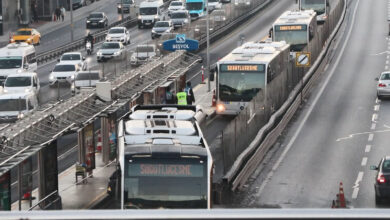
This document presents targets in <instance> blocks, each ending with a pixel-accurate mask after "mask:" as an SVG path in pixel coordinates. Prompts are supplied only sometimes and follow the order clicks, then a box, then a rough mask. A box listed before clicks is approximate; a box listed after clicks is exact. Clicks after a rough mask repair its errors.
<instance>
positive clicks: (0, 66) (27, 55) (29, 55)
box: [0, 43, 37, 83]
mask: <svg viewBox="0 0 390 220" xmlns="http://www.w3.org/2000/svg"><path fill="white" fill-rule="evenodd" d="M36 71H37V59H36V56H35V48H34V46H33V45H29V44H27V43H12V44H8V45H7V46H6V47H3V48H1V49H0V83H4V81H5V79H6V78H7V76H8V75H10V74H13V73H21V72H36Z"/></svg>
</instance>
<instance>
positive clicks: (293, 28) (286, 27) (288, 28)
mask: <svg viewBox="0 0 390 220" xmlns="http://www.w3.org/2000/svg"><path fill="white" fill-rule="evenodd" d="M276 31H306V25H279V26H276Z"/></svg>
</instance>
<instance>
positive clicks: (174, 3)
mask: <svg viewBox="0 0 390 220" xmlns="http://www.w3.org/2000/svg"><path fill="white" fill-rule="evenodd" d="M182 5H183V2H172V3H171V6H182Z"/></svg>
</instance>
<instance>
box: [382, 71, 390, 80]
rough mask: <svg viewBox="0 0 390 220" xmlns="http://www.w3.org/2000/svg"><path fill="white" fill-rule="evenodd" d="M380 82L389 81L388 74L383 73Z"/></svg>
mask: <svg viewBox="0 0 390 220" xmlns="http://www.w3.org/2000/svg"><path fill="white" fill-rule="evenodd" d="M381 80H390V73H384V74H382V76H381Z"/></svg>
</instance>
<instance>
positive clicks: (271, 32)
mask: <svg viewBox="0 0 390 220" xmlns="http://www.w3.org/2000/svg"><path fill="white" fill-rule="evenodd" d="M273 32H274V30H273V28H271V29H269V32H268V37H269V38H272V34H273Z"/></svg>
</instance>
